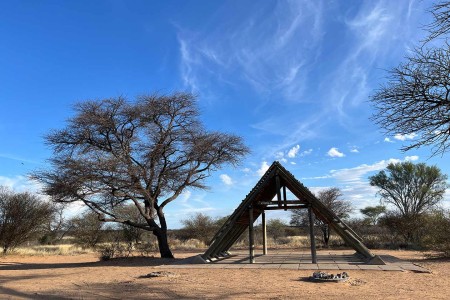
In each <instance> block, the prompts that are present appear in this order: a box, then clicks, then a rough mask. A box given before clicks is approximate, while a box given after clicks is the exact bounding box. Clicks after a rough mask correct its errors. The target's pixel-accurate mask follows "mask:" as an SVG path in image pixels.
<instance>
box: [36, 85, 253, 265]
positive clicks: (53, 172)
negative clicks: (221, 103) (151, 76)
mask: <svg viewBox="0 0 450 300" xmlns="http://www.w3.org/2000/svg"><path fill="white" fill-rule="evenodd" d="M46 139H47V143H48V144H49V145H50V146H52V147H53V150H54V156H53V158H51V159H50V163H51V166H52V167H51V169H49V170H43V171H41V172H36V173H35V174H34V178H36V179H38V180H39V181H40V182H41V183H43V184H44V187H45V189H44V190H45V192H46V193H47V194H48V195H50V196H51V197H52V198H53V199H54V201H57V202H76V201H80V202H82V203H84V204H85V205H86V206H87V207H89V208H90V209H91V210H92V211H94V212H95V213H97V214H98V215H100V216H101V220H102V221H105V222H117V223H121V224H125V225H128V226H133V227H138V228H141V229H144V230H148V231H151V232H153V234H154V235H155V236H156V238H157V240H158V245H159V251H160V254H161V257H166V258H172V257H173V254H172V252H171V250H170V248H169V244H168V241H167V221H166V217H165V215H164V208H165V207H166V206H167V205H168V204H169V203H171V202H173V201H174V200H175V199H177V198H178V196H180V195H181V193H183V191H185V190H186V189H189V188H199V189H205V188H206V186H205V179H206V178H207V177H208V176H210V174H211V172H212V171H214V170H217V169H219V168H221V167H222V166H224V165H226V164H232V165H236V164H237V163H238V162H239V161H240V160H241V159H242V157H243V156H244V155H245V154H247V153H248V152H249V149H248V148H247V147H246V146H245V145H244V144H243V142H242V139H241V138H240V137H238V136H235V135H230V134H225V133H222V132H211V131H207V130H206V129H205V128H204V127H203V125H202V123H201V122H200V118H199V110H198V108H197V105H196V102H195V97H194V96H193V95H191V94H185V93H177V94H173V95H169V96H158V95H156V96H143V97H140V98H138V99H137V100H136V101H135V102H133V103H128V102H126V101H125V99H123V98H117V99H106V100H101V101H87V102H83V103H79V104H78V105H77V106H76V116H75V117H74V118H72V119H70V120H69V121H68V124H67V126H66V128H65V129H62V130H57V131H54V132H52V133H50V134H49V135H48V136H47V137H46ZM130 204H132V205H134V206H135V209H136V210H137V211H138V212H139V214H140V215H141V216H142V217H143V218H144V219H145V222H143V223H137V222H135V221H133V220H130V218H129V217H127V216H123V215H121V214H120V213H119V212H118V210H117V209H116V208H117V207H119V206H124V205H130Z"/></svg>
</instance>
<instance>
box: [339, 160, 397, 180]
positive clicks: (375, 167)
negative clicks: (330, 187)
mask: <svg viewBox="0 0 450 300" xmlns="http://www.w3.org/2000/svg"><path fill="white" fill-rule="evenodd" d="M398 162H400V160H399V159H393V158H391V159H388V160H381V161H379V162H376V163H374V164H371V165H367V164H362V165H359V166H357V167H354V168H348V169H339V170H331V171H330V174H331V177H333V178H336V180H338V181H340V182H359V181H361V180H362V177H363V176H364V175H366V174H367V173H369V172H374V171H380V170H383V169H384V168H386V167H387V165H388V164H389V163H398Z"/></svg>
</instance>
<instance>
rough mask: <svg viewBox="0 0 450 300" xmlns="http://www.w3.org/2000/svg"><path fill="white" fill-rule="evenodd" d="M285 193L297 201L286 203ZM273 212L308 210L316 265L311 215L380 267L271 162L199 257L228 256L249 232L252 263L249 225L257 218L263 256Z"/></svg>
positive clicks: (324, 209) (330, 214)
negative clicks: (268, 213)
mask: <svg viewBox="0 0 450 300" xmlns="http://www.w3.org/2000/svg"><path fill="white" fill-rule="evenodd" d="M287 190H289V191H290V192H291V194H293V195H294V196H295V197H296V198H297V199H294V200H288V199H287ZM277 209H284V210H288V209H308V212H309V221H310V237H311V254H312V260H313V262H316V255H315V253H316V250H315V243H314V234H313V219H312V217H313V216H312V215H313V214H314V215H315V217H316V218H319V219H320V220H322V221H323V222H325V223H326V224H328V226H329V227H330V228H331V229H333V230H334V231H335V232H336V233H337V234H338V235H339V236H341V238H342V239H343V240H344V242H345V243H346V244H347V245H348V246H350V247H352V248H353V249H354V250H356V252H357V253H358V254H360V255H362V256H363V257H364V258H365V259H366V261H367V263H371V264H384V262H383V261H382V260H381V259H380V258H379V257H378V256H375V255H374V254H372V253H371V252H370V250H369V249H368V248H367V247H366V246H365V245H364V244H363V243H362V241H361V238H360V237H359V236H358V235H357V234H356V233H355V232H354V231H353V230H352V229H351V228H350V227H349V226H347V225H346V224H345V223H344V222H343V221H342V220H341V219H340V218H339V217H338V216H337V215H336V214H335V213H333V211H331V210H330V209H328V208H327V207H326V206H325V205H323V204H322V203H321V202H320V201H319V200H318V199H317V198H316V197H315V196H314V194H313V193H311V191H310V190H309V189H308V188H306V187H305V186H304V185H303V184H302V183H300V182H299V181H298V180H297V179H295V178H294V176H293V175H292V174H291V173H290V172H288V171H287V170H286V169H285V168H284V167H283V166H282V165H281V164H280V163H279V162H274V163H273V164H272V165H271V166H270V168H269V169H268V170H267V171H266V173H265V174H264V175H263V176H262V177H261V179H260V180H259V181H258V183H257V184H256V186H255V187H254V188H253V189H252V190H251V191H250V193H249V194H248V195H247V196H246V197H245V199H244V200H242V202H241V204H240V205H239V206H238V207H237V208H236V209H235V210H234V212H233V214H232V215H231V216H230V217H229V218H228V220H227V221H226V222H225V223H224V225H223V226H222V227H221V228H220V229H219V231H218V232H217V233H216V234H215V236H214V237H213V239H212V240H211V243H210V246H209V248H208V250H206V252H205V253H204V254H202V255H201V257H202V258H203V260H205V261H206V262H211V261H215V260H217V259H220V258H225V257H227V256H229V255H230V253H229V252H228V251H229V249H230V248H231V246H232V245H233V244H234V243H235V242H236V241H237V239H238V238H239V237H240V236H241V235H242V234H243V233H244V231H245V230H246V229H247V228H248V229H249V257H250V262H253V261H254V241H253V222H254V221H255V220H256V219H257V218H258V217H259V216H260V215H261V216H262V223H263V224H262V225H263V244H264V254H266V251H267V244H266V240H267V239H266V238H265V236H266V233H265V211H266V210H277Z"/></svg>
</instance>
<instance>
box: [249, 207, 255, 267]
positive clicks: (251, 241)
mask: <svg viewBox="0 0 450 300" xmlns="http://www.w3.org/2000/svg"><path fill="white" fill-rule="evenodd" d="M248 248H249V252H250V253H249V254H250V257H249V259H250V263H251V264H253V263H255V241H254V235H253V206H251V205H250V206H249V208H248Z"/></svg>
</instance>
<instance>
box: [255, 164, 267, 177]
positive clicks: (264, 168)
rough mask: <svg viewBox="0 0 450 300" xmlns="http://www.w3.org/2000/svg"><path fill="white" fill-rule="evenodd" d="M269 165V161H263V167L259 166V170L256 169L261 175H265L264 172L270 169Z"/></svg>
mask: <svg viewBox="0 0 450 300" xmlns="http://www.w3.org/2000/svg"><path fill="white" fill-rule="evenodd" d="M269 167H270V166H269V165H268V164H267V161H263V162H262V163H261V168H259V169H258V171H256V172H257V174H258V175H259V176H263V175H264V173H266V171H267V170H268V169H269Z"/></svg>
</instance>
